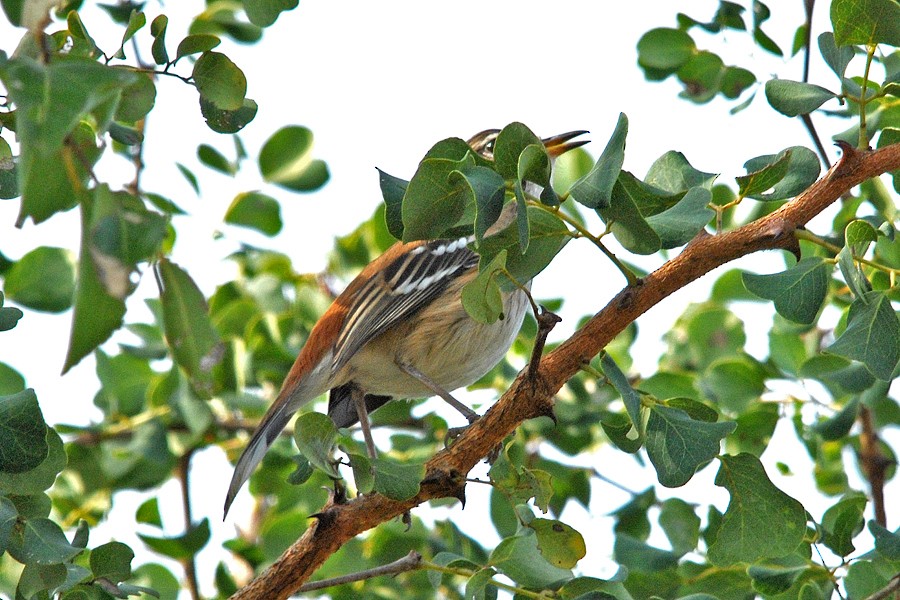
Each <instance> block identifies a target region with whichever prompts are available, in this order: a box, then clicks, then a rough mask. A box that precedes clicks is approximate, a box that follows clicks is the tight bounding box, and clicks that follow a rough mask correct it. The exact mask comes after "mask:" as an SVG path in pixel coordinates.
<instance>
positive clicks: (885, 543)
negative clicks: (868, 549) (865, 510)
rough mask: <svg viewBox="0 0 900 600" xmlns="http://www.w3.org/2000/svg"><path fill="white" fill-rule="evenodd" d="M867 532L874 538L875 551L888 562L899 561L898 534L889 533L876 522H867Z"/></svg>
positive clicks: (899, 542) (899, 535)
mask: <svg viewBox="0 0 900 600" xmlns="http://www.w3.org/2000/svg"><path fill="white" fill-rule="evenodd" d="M869 532H870V533H871V534H872V537H874V538H875V551H876V552H878V554H880V555H881V556H883V557H884V558H886V559H887V560H890V561H898V560H900V532H897V531H895V532H893V533H891V532H890V531H888V530H887V529H885V528H884V527H882V526H881V525H880V524H879V523H878V522H877V521H869Z"/></svg>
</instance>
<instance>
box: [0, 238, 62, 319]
mask: <svg viewBox="0 0 900 600" xmlns="http://www.w3.org/2000/svg"><path fill="white" fill-rule="evenodd" d="M74 262H75V261H74V257H73V256H72V253H71V252H69V251H68V250H65V249H63V248H51V247H48V246H41V247H39V248H36V249H34V250H32V251H30V252H29V253H28V254H26V255H25V256H23V257H22V258H20V259H19V260H17V261H16V262H15V263H13V266H12V268H10V269H9V271H7V272H6V281H5V282H4V287H5V291H6V294H7V296H9V298H11V299H12V300H14V301H15V302H18V303H19V304H21V305H22V306H27V307H28V308H31V309H33V310H40V311H44V312H62V311H64V310H66V309H68V308H69V307H70V306H72V295H73V294H74V292H75V265H74Z"/></svg>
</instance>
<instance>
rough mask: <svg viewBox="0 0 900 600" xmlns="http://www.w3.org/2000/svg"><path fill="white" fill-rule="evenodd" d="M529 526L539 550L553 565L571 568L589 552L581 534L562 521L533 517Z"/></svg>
mask: <svg viewBox="0 0 900 600" xmlns="http://www.w3.org/2000/svg"><path fill="white" fill-rule="evenodd" d="M528 527H530V528H531V529H533V530H534V532H535V534H536V535H537V544H538V550H540V552H541V555H542V556H543V557H544V558H545V559H546V560H547V562H549V563H550V564H551V565H554V566H557V567H559V568H561V569H571V568H572V567H574V566H575V565H576V564H577V563H578V561H579V560H581V559H582V558H584V556H585V554H586V553H587V548H586V546H585V544H584V538H583V537H582V536H581V534H580V533H578V532H577V531H575V530H574V529H573V528H572V527H570V526H569V525H566V524H565V523H563V522H561V521H556V520H551V519H533V520H532V521H531V522H530V523H529V524H528Z"/></svg>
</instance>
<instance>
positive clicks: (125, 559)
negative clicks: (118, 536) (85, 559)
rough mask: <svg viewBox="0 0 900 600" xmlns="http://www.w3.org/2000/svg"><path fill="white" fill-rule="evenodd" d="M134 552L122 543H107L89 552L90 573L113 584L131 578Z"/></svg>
mask: <svg viewBox="0 0 900 600" xmlns="http://www.w3.org/2000/svg"><path fill="white" fill-rule="evenodd" d="M133 558H134V552H133V551H132V550H131V548H129V547H128V546H126V545H125V544H123V543H122V542H108V543H106V544H103V545H102V546H97V547H96V548H94V549H93V550H91V559H90V565H91V572H92V573H93V574H94V577H95V578H99V577H103V578H104V579H107V580H109V581H112V582H113V583H119V582H120V581H125V580H126V579H130V578H131V561H132V559H133Z"/></svg>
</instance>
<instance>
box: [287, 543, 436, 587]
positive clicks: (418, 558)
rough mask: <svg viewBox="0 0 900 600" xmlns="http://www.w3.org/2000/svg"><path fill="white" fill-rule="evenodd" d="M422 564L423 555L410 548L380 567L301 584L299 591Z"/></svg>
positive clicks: (409, 569) (411, 569)
mask: <svg viewBox="0 0 900 600" xmlns="http://www.w3.org/2000/svg"><path fill="white" fill-rule="evenodd" d="M421 565H422V555H421V554H419V553H418V552H416V551H415V550H410V551H409V554H407V555H406V556H404V557H403V558H399V559H397V560H395V561H394V562H392V563H388V564H386V565H381V566H380V567H374V568H372V569H366V570H365V571H359V572H357V573H350V574H349V575H344V576H342V577H334V578H332V579H323V580H321V581H311V582H309V583H307V584H305V585H303V586H301V587H300V589H299V590H297V591H298V592H312V591H314V590H323V589H325V588H327V587H331V586H333V585H343V584H345V583H353V582H354V581H362V580H363V579H371V578H372V577H379V576H381V575H397V574H398V573H405V572H406V571H413V570H415V569H418V568H419V567H420V566H421Z"/></svg>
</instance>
